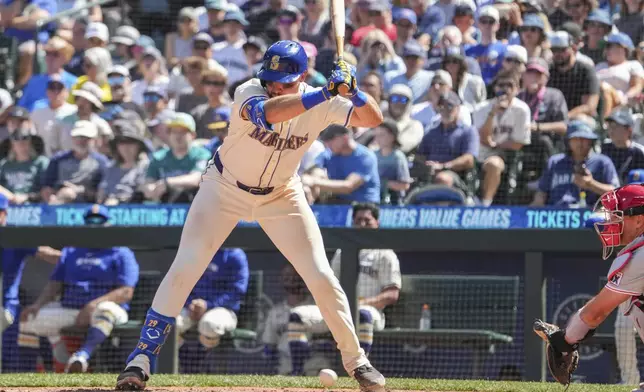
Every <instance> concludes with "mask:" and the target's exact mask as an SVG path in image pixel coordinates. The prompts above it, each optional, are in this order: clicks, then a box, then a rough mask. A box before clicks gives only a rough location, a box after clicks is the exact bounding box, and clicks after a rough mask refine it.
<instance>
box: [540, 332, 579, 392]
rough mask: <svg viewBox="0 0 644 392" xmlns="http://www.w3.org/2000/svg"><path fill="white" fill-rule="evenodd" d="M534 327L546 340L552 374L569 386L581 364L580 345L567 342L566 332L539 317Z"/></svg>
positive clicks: (549, 367) (561, 382)
mask: <svg viewBox="0 0 644 392" xmlns="http://www.w3.org/2000/svg"><path fill="white" fill-rule="evenodd" d="M532 328H533V329H534V332H535V333H536V334H537V335H539V337H540V338H541V339H543V340H544V341H545V342H546V356H547V361H548V369H550V374H552V377H554V378H555V380H557V381H558V382H559V383H560V384H562V385H565V386H568V385H569V384H570V378H571V376H572V373H573V372H574V371H575V370H576V369H577V365H578V364H579V352H578V351H577V347H578V346H579V345H578V344H569V343H568V342H566V339H565V334H566V332H565V331H564V330H563V329H560V328H559V327H557V326H556V325H552V324H548V323H544V322H543V321H541V320H538V319H537V320H535V322H534V325H533V327H532Z"/></svg>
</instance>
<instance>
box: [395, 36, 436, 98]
mask: <svg viewBox="0 0 644 392" xmlns="http://www.w3.org/2000/svg"><path fill="white" fill-rule="evenodd" d="M402 58H403V61H404V62H405V67H406V68H407V69H406V70H404V71H403V70H401V71H395V72H394V71H391V72H388V73H387V75H386V77H385V90H389V89H391V87H392V86H393V85H395V84H404V85H407V86H409V87H410V88H411V91H412V95H413V96H412V102H413V103H420V102H422V101H423V100H424V99H425V95H426V94H427V91H429V88H430V83H431V80H432V77H433V74H434V73H433V72H430V71H427V70H425V69H423V66H424V65H425V61H426V60H427V50H425V48H423V46H421V44H419V43H418V42H417V41H414V40H411V41H408V42H407V43H405V46H404V47H403V53H402Z"/></svg>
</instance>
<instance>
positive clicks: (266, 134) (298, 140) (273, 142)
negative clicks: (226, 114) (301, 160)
mask: <svg viewBox="0 0 644 392" xmlns="http://www.w3.org/2000/svg"><path fill="white" fill-rule="evenodd" d="M249 136H250V137H251V139H255V140H257V141H258V142H260V143H262V144H263V145H264V146H266V147H275V150H277V151H283V150H297V149H298V148H300V147H302V146H303V145H305V144H306V142H308V141H309V134H308V133H307V134H305V135H304V136H296V135H291V136H289V137H288V138H283V137H280V134H279V133H277V132H273V131H267V130H264V129H262V128H260V127H256V128H255V129H254V130H253V131H252V132H251V133H250V134H249Z"/></svg>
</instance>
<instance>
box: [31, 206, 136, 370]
mask: <svg viewBox="0 0 644 392" xmlns="http://www.w3.org/2000/svg"><path fill="white" fill-rule="evenodd" d="M83 218H84V220H85V225H87V226H102V225H106V224H107V221H108V219H109V214H108V211H107V208H106V207H105V206H100V205H96V204H95V205H92V206H91V207H89V208H88V209H87V211H85V214H84V215H83ZM138 280H139V264H138V263H137V261H136V258H135V257H134V253H133V252H132V251H131V250H130V249H129V248H126V247H114V248H107V249H90V248H76V247H66V248H63V250H62V254H61V256H60V260H59V261H58V264H57V265H56V267H55V268H54V271H53V272H52V274H51V277H50V279H49V282H48V283H47V285H46V286H45V287H44V288H43V291H42V292H41V293H40V295H39V296H38V298H37V299H36V301H35V302H34V303H33V304H31V305H29V306H27V307H26V308H24V309H23V311H22V313H21V314H20V333H21V334H25V335H32V336H45V337H47V338H49V341H50V343H51V345H52V348H54V351H57V350H56V349H55V346H56V345H57V344H61V343H62V340H61V329H62V328H65V327H71V326H76V327H80V328H87V335H86V337H85V341H84V343H83V345H82V346H81V347H80V349H79V350H78V351H76V352H75V353H74V354H73V355H72V356H71V357H70V358H69V359H68V361H67V366H66V368H65V372H67V373H84V372H87V369H88V365H89V359H90V356H91V355H92V353H93V352H94V351H95V350H96V348H98V346H99V345H100V344H101V343H103V342H104V341H105V340H106V339H107V338H108V337H109V336H110V334H111V333H112V329H113V328H114V326H115V325H119V324H124V323H126V322H127V321H128V313H127V312H128V310H129V305H128V304H129V302H130V300H131V299H132V295H133V294H134V287H135V286H136V284H137V282H138ZM59 297H60V299H58V298H59Z"/></svg>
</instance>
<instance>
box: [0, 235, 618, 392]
mask: <svg viewBox="0 0 644 392" xmlns="http://www.w3.org/2000/svg"><path fill="white" fill-rule="evenodd" d="M322 234H323V237H324V243H325V246H326V248H327V249H330V250H332V249H341V250H342V256H341V257H342V263H341V266H342V269H341V276H340V283H341V285H342V287H343V288H344V289H345V291H346V293H347V296H348V298H349V303H350V306H351V309H352V314H353V315H354V320H357V319H358V310H357V301H358V298H357V291H356V282H357V280H358V279H357V278H358V263H357V260H358V253H359V251H360V249H393V250H394V251H416V252H453V251H458V252H468V253H469V252H472V253H474V254H477V253H488V254H489V253H498V254H503V253H520V254H522V256H523V257H522V258H521V262H522V263H523V277H524V284H523V286H522V289H523V293H522V294H523V295H522V298H523V299H522V301H523V303H522V304H521V305H522V306H523V309H524V311H523V322H522V325H523V331H522V332H523V340H524V342H523V357H524V372H523V378H524V379H525V380H530V381H539V380H545V379H546V370H545V369H546V368H545V361H544V346H543V343H542V342H541V340H540V339H538V338H537V337H536V336H535V335H534V333H533V331H532V323H533V320H534V319H535V318H536V317H539V318H545V316H546V279H545V275H544V254H548V253H556V254H571V255H574V254H581V253H583V254H588V253H589V252H595V251H599V249H600V245H599V242H598V241H597V239H596V236H595V234H594V233H593V232H592V231H591V230H531V229H525V230H512V231H506V230H458V231H455V230H413V229H378V230H370V229H347V228H325V229H322ZM180 235H181V228H180V227H102V228H87V227H4V228H1V229H0V247H1V248H32V247H37V246H42V245H46V246H51V247H54V248H62V247H65V246H81V247H92V248H102V247H111V246H128V247H132V248H145V247H148V248H149V247H154V248H157V249H159V248H168V249H171V248H176V246H177V244H178V242H179V239H180ZM224 246H225V247H239V248H242V249H245V250H260V251H274V250H275V246H274V245H273V243H272V242H271V241H270V239H269V238H268V237H267V236H266V234H264V232H263V231H262V230H261V229H260V228H257V227H238V228H236V229H235V230H234V231H233V233H232V234H231V235H230V237H229V238H228V239H227V240H226V241H225V243H224ZM607 268H608V266H607ZM161 273H162V274H164V273H165V271H161ZM472 329H477V326H476V325H472ZM434 334H435V332H434ZM446 336H447V335H446ZM175 342H176V339H170V340H169V342H168V343H167V346H166V347H165V348H164V350H163V351H162V355H161V357H160V359H159V365H158V372H160V373H175V372H177V369H178V365H177V361H178V359H177V346H176V343H175Z"/></svg>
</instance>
